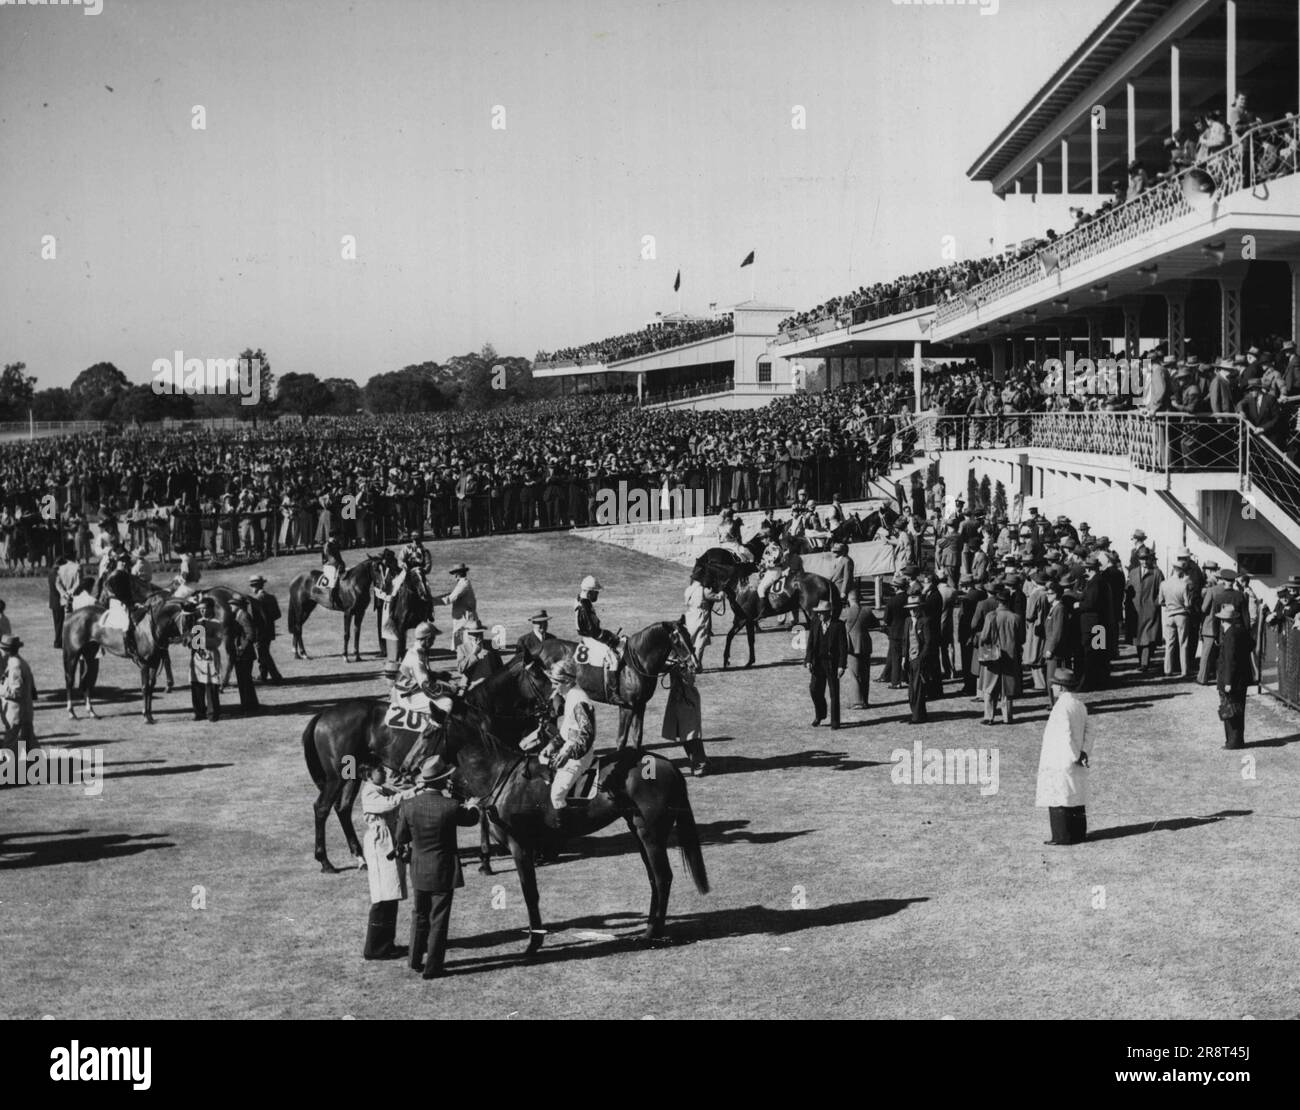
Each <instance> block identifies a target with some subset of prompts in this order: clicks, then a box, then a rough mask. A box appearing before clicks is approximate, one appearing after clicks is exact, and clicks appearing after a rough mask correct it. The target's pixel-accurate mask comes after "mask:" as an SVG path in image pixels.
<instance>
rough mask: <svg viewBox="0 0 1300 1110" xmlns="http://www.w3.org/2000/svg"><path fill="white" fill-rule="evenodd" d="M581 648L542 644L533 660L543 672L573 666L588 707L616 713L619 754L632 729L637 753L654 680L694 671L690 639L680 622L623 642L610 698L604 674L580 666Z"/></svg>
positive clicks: (600, 669) (648, 629) (565, 642)
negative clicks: (563, 663) (564, 662)
mask: <svg viewBox="0 0 1300 1110" xmlns="http://www.w3.org/2000/svg"><path fill="white" fill-rule="evenodd" d="M581 648H582V645H580V644H575V643H573V642H572V641H571V640H547V641H545V642H544V643H543V644H542V646H541V648H540V650H539V651H538V653H537V658H538V659H540V660H541V661H542V663H543V664H545V665H546V666H547V667H550V666H551V665H552V664H554V663H556V662H559V661H560V660H561V659H571V660H573V662H574V664H575V666H576V667H577V670H578V685H579V686H581V687H582V689H583V690H585V691H586V693H587V696H588V697H590V698H591V699H592V700H593V701H598V702H602V703H604V704H606V705H617V706H618V707H619V723H618V749H619V751H622V750H623V749H624V748H625V747H627V742H628V739H629V736H630V734H631V730H632V726H633V725H634V724H635V725H636V747H637V750H640V748H641V742H642V739H643V738H644V733H645V707H646V704H647V703H648V702H649V701H650V699H651V698H652V697H654V692H655V689H656V688H657V687H658V685H659V679H660V678H661V677H662V676H663V675H665V674H667V673H668V671H669V670H671V669H672V668H674V667H686V668H688V669H689V670H690V671H691V672H692V673H694V672H695V671H697V670H699V661H698V660H697V659H696V658H695V649H694V648H692V647H691V637H690V633H688V632H687V631H686V624H685V622H684V621H683V620H682V619H681V618H678V620H676V621H659V622H658V623H656V624H651V625H648V626H647V627H645V628H643V629H641V631H640V632H635V633H633V634H632V635H631V636H629V637H628V638H627V648H626V651H625V652H624V655H623V665H622V666H621V667H620V668H619V671H618V683H617V689H616V690H614V691H613V692H612V693H611V692H610V691H608V690H607V689H606V686H605V669H604V668H603V667H593V666H590V665H589V664H587V663H586V662H584V661H583V658H582V656H583V651H582V650H581Z"/></svg>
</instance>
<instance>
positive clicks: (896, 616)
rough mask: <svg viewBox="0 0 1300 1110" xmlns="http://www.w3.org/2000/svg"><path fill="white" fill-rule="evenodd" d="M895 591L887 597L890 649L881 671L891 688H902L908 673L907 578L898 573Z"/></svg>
mask: <svg viewBox="0 0 1300 1110" xmlns="http://www.w3.org/2000/svg"><path fill="white" fill-rule="evenodd" d="M893 587H894V592H893V593H892V594H890V595H889V597H888V598H886V599H885V604H884V606H883V609H884V625H885V634H886V636H887V637H888V640H889V650H888V652H887V654H886V655H885V666H884V669H883V670H882V671H881V673H880V680H881V681H882V682H884V683H885V684H886V685H887V687H888V688H889V689H890V690H901V689H902V688H903V678H904V676H905V675H906V673H907V650H906V640H905V636H906V631H907V579H906V578H905V577H903V576H902V575H896V576H895V577H894V580H893Z"/></svg>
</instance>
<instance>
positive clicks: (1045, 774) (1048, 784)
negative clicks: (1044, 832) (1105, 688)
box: [1035, 667, 1092, 844]
mask: <svg viewBox="0 0 1300 1110" xmlns="http://www.w3.org/2000/svg"><path fill="white" fill-rule="evenodd" d="M1052 685H1053V686H1054V687H1056V704H1055V705H1053V706H1052V712H1051V715H1050V716H1049V717H1048V718H1047V727H1046V728H1045V729H1043V749H1042V753H1041V755H1040V756H1039V759H1038V793H1037V797H1036V799H1035V805H1038V806H1043V807H1046V809H1047V811H1048V815H1049V818H1050V821H1051V828H1052V839H1051V840H1048V841H1044V843H1046V844H1081V843H1083V841H1085V840H1087V839H1088V815H1087V806H1088V752H1089V750H1090V748H1091V747H1092V740H1091V738H1090V737H1089V736H1088V709H1087V707H1086V706H1085V705H1084V704H1083V702H1082V701H1080V700H1079V699H1078V698H1077V697H1075V695H1074V694H1073V692H1072V688H1073V687H1074V686H1075V678H1074V674H1073V672H1071V671H1070V670H1069V669H1067V668H1065V667H1058V668H1057V670H1056V673H1055V674H1054V675H1053V676H1052Z"/></svg>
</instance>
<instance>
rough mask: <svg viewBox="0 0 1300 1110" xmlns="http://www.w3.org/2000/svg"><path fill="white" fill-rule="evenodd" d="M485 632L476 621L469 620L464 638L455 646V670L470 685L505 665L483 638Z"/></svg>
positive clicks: (491, 674) (490, 675)
mask: <svg viewBox="0 0 1300 1110" xmlns="http://www.w3.org/2000/svg"><path fill="white" fill-rule="evenodd" d="M486 632H487V629H486V628H484V627H483V626H482V625H481V624H479V622H478V621H471V622H470V623H469V624H467V625H466V626H465V629H464V634H465V638H464V639H463V640H461V642H460V646H459V647H457V648H456V670H457V671H459V672H460V673H461V674H463V675H464V676H465V678H466V680H467V681H468V682H469V683H470V684H471V685H473V684H474V683H476V682H482V681H483V680H484V679H486V678H491V677H492V676H493V675H494V674H496V673H497V671H499V670H501V668H502V667H504V666H505V664H504V663H502V662H501V656H500V655H498V654H497V651H496V649H495V648H494V647H493V646H492V645H491V643H489V642H487V641H486V640H485V639H484V635H485V634H486Z"/></svg>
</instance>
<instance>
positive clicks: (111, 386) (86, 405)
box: [68, 362, 130, 420]
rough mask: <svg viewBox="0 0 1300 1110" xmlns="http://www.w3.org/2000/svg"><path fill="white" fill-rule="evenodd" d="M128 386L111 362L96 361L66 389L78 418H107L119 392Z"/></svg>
mask: <svg viewBox="0 0 1300 1110" xmlns="http://www.w3.org/2000/svg"><path fill="white" fill-rule="evenodd" d="M129 386H130V383H129V382H128V381H127V380H126V375H125V374H123V373H122V371H121V370H119V369H118V368H117V367H116V366H114V365H113V364H112V363H111V362H97V363H95V365H94V366H90V367H87V368H86V369H85V370H83V371H82V372H81V373H80V374H78V375H77V376H76V378H75V379H74V381H73V383H72V387H71V388H70V389H69V390H68V394H69V397H70V399H71V401H72V407H73V410H74V411H75V412H76V415H77V419H79V420H107V419H108V414H109V413H110V412H111V411H112V409H113V405H114V403H116V401H117V398H118V396H119V395H120V394H122V393H124V392H125V391H126V390H127V389H128V388H129Z"/></svg>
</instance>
